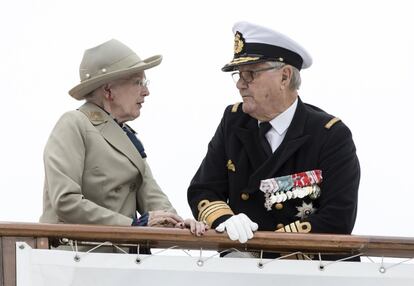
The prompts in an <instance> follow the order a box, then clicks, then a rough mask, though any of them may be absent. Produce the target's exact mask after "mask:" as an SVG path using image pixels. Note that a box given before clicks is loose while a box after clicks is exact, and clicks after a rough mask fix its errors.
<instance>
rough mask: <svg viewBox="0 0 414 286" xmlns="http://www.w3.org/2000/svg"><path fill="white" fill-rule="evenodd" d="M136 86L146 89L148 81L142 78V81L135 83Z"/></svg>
mask: <svg viewBox="0 0 414 286" xmlns="http://www.w3.org/2000/svg"><path fill="white" fill-rule="evenodd" d="M135 83H136V84H137V85H139V86H142V87H147V86H148V85H149V83H150V81H149V79H146V78H143V79H139V80H137V81H136V82H135Z"/></svg>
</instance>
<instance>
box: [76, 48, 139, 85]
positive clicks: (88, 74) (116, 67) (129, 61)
mask: <svg viewBox="0 0 414 286" xmlns="http://www.w3.org/2000/svg"><path fill="white" fill-rule="evenodd" d="M140 62H142V61H141V59H140V58H139V57H138V56H137V55H136V54H130V55H128V56H126V57H124V58H122V59H121V60H119V61H117V62H115V63H113V64H110V65H108V66H102V67H101V68H100V69H99V70H95V71H88V70H86V69H81V82H83V81H85V80H90V79H92V78H94V77H96V76H99V75H102V74H105V73H111V72H114V71H120V70H123V69H127V68H130V67H132V66H135V65H137V64H138V63H140Z"/></svg>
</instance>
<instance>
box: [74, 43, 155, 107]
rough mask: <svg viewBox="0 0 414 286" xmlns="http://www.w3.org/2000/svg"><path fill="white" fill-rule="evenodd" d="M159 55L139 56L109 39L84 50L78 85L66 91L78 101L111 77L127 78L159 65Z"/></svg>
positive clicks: (112, 78)
mask: <svg viewBox="0 0 414 286" xmlns="http://www.w3.org/2000/svg"><path fill="white" fill-rule="evenodd" d="M161 61H162V56H161V55H156V56H152V57H149V58H147V59H145V60H141V58H140V57H139V56H138V55H137V54H136V53H135V52H134V51H132V50H131V49H130V48H128V47H127V46H126V45H124V44H123V43H121V42H120V41H118V40H114V39H112V40H109V41H107V42H105V43H103V44H101V45H99V46H97V47H94V48H91V49H88V50H86V51H85V52H84V54H83V58H82V62H81V64H80V67H79V76H80V81H81V82H80V84H78V85H76V86H75V87H74V88H72V89H71V90H69V94H70V95H71V96H72V97H74V98H76V99H78V100H81V99H83V98H84V97H85V95H87V94H89V93H90V92H92V91H94V90H95V89H97V88H98V87H100V86H102V85H104V84H105V83H108V82H110V81H112V80H116V79H120V78H123V77H128V76H129V75H133V74H135V73H138V72H140V71H143V70H146V69H150V68H152V67H155V66H157V65H159V64H160V63H161Z"/></svg>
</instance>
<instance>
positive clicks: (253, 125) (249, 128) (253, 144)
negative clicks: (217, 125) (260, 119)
mask: <svg viewBox="0 0 414 286" xmlns="http://www.w3.org/2000/svg"><path fill="white" fill-rule="evenodd" d="M235 134H236V136H237V137H238V138H239V140H240V141H241V142H242V144H243V147H244V149H245V150H246V153H247V155H248V157H249V160H250V162H251V163H252V166H253V169H255V170H256V169H258V168H259V167H260V166H261V165H262V164H263V162H264V161H266V159H267V155H266V153H265V151H264V150H263V147H262V145H261V144H260V141H259V127H258V124H257V120H255V119H252V120H249V121H248V122H247V124H246V126H245V127H238V128H237V129H236V131H235Z"/></svg>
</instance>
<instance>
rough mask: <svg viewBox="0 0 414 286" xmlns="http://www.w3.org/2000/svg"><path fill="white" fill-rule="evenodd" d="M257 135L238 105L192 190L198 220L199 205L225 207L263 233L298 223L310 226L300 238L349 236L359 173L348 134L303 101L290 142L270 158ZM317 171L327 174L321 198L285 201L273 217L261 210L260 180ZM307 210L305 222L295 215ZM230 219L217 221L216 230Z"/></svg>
mask: <svg viewBox="0 0 414 286" xmlns="http://www.w3.org/2000/svg"><path fill="white" fill-rule="evenodd" d="M332 123H334V124H333V125H332ZM258 133H259V128H258V121H257V120H256V119H254V118H252V117H250V116H249V115H248V114H245V113H244V112H243V111H242V107H241V104H240V106H238V107H235V106H228V107H227V108H226V110H225V112H224V115H223V118H222V120H221V122H220V125H219V126H218V128H217V131H216V133H215V134H214V137H213V138H212V140H211V141H210V143H209V145H208V151H207V154H206V156H205V158H204V160H203V162H202V163H201V166H200V168H199V169H198V171H197V173H196V174H195V176H194V178H193V180H192V181H191V184H190V187H189V189H188V202H189V204H190V207H191V209H192V212H193V214H194V216H195V217H196V218H197V217H198V215H199V209H198V208H199V203H200V202H201V201H203V200H208V201H209V202H214V201H223V202H225V203H227V204H228V205H229V206H230V208H231V210H232V211H233V212H234V213H235V214H238V213H245V214H246V215H247V216H248V217H249V218H250V219H251V220H252V221H254V222H256V223H257V224H258V225H259V230H262V231H263V230H266V231H275V230H276V229H279V230H283V229H284V228H285V227H286V226H287V225H289V224H291V223H294V222H295V221H296V222H304V221H306V222H308V223H310V226H311V227H310V228H307V231H303V232H309V231H310V232H314V233H337V234H348V233H351V231H352V229H353V226H354V223H355V219H356V213H357V200H358V186H359V180H360V167H359V162H358V158H357V155H356V149H355V145H354V142H353V140H352V134H351V131H350V130H349V128H348V127H347V126H346V125H345V124H344V123H343V122H341V121H339V120H335V119H334V117H333V116H332V115H329V114H327V113H326V112H324V111H323V110H321V109H319V108H317V107H315V106H312V105H309V104H305V103H303V102H302V101H301V100H300V98H299V99H298V105H297V108H296V111H295V114H294V117H293V120H292V122H291V124H290V126H289V128H288V130H287V133H286V136H285V138H284V140H283V141H282V143H281V145H280V146H279V147H278V149H276V151H275V152H274V153H273V154H272V155H271V157H268V156H267V155H266V153H265V151H264V149H263V147H262V145H261V144H260V142H259V140H260V139H259V134H258ZM229 163H231V164H230V166H231V167H229ZM316 169H319V170H322V176H323V182H322V183H321V185H320V188H321V193H320V197H319V198H317V199H315V200H312V199H310V198H309V197H305V198H303V199H299V198H296V199H291V200H286V201H284V202H282V203H280V204H277V205H278V206H277V207H276V204H274V205H273V207H272V209H271V210H270V211H268V210H267V209H266V208H265V207H264V202H265V198H264V193H263V192H262V191H260V190H259V186H260V181H261V180H263V179H269V178H274V177H279V176H286V175H291V174H294V173H298V172H304V171H310V170H316ZM303 203H307V204H309V203H312V205H313V208H314V211H313V213H311V214H309V215H308V216H307V217H305V218H303V217H302V218H301V217H298V216H297V215H298V207H301V206H303ZM228 217H230V215H229V214H226V215H223V216H220V217H218V218H217V219H215V220H214V222H213V223H212V227H213V228H214V227H216V226H217V225H218V224H219V223H221V222H223V221H225V220H226V219H227V218H228ZM289 229H291V228H289ZM286 231H288V230H287V229H286ZM289 231H290V230H289ZM292 231H293V230H292Z"/></svg>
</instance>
